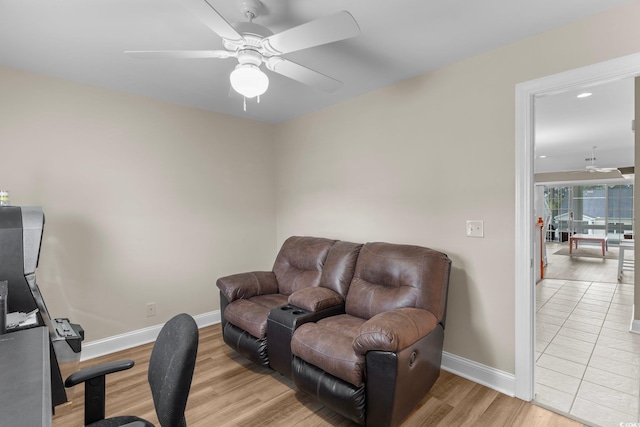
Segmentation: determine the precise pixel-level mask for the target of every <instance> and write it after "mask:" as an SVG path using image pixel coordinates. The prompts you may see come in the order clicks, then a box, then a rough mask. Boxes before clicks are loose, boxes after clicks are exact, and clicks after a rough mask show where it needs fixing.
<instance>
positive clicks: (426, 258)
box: [346, 242, 451, 322]
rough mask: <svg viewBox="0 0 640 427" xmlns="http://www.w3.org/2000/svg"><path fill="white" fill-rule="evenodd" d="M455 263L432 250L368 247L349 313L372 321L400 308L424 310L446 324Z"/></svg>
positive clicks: (355, 278)
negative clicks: (450, 283) (377, 316)
mask: <svg viewBox="0 0 640 427" xmlns="http://www.w3.org/2000/svg"><path fill="white" fill-rule="evenodd" d="M450 265H451V261H450V260H449V258H448V257H447V256H446V255H445V254H443V253H440V252H437V251H434V250H432V249H428V248H424V247H420V246H411V245H397V244H392V243H380V242H378V243H366V244H365V245H364V246H363V247H362V249H361V250H360V255H359V256H358V262H357V264H356V271H355V273H354V276H353V280H352V282H351V286H350V287H349V293H348V294H347V298H346V312H347V314H351V315H353V316H357V317H362V318H364V319H370V318H371V317H373V316H375V315H376V314H379V313H382V312H385V311H390V310H395V309H398V308H405V307H414V308H423V309H426V310H428V311H430V312H431V313H433V314H434V315H435V316H436V318H437V319H438V322H443V321H444V316H445V304H444V301H445V300H446V295H447V287H448V282H449V270H450Z"/></svg>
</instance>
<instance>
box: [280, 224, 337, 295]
mask: <svg viewBox="0 0 640 427" xmlns="http://www.w3.org/2000/svg"><path fill="white" fill-rule="evenodd" d="M334 243H335V240H330V239H325V238H322V237H299V236H293V237H289V238H288V239H287V240H286V241H285V242H284V243H283V244H282V247H281V248H280V252H278V256H277V257H276V260H275V263H274V264H273V273H274V274H275V276H276V279H277V281H278V293H281V294H283V295H287V296H288V295H291V294H292V293H294V292H295V291H297V290H299V289H302V288H306V287H309V286H318V285H319V284H320V276H321V275H322V267H323V265H324V262H325V260H326V258H327V254H328V253H329V249H331V246H333V244H334Z"/></svg>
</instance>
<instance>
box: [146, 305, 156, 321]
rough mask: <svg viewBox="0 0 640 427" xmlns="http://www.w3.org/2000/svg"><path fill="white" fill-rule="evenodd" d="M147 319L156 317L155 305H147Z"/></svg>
mask: <svg viewBox="0 0 640 427" xmlns="http://www.w3.org/2000/svg"><path fill="white" fill-rule="evenodd" d="M146 308H147V317H152V316H155V315H156V303H155V302H150V303H148V304H147V307H146Z"/></svg>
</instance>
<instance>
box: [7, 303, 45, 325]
mask: <svg viewBox="0 0 640 427" xmlns="http://www.w3.org/2000/svg"><path fill="white" fill-rule="evenodd" d="M37 312H38V309H37V308H36V309H35V310H33V311H30V312H29V313H23V312H21V311H16V312H13V313H9V314H7V329H13V328H16V327H18V326H31V325H37V324H38V318H37V317H36V313H37Z"/></svg>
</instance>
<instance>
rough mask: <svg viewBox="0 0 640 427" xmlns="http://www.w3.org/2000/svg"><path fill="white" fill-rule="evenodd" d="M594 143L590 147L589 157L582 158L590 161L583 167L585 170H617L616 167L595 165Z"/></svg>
mask: <svg viewBox="0 0 640 427" xmlns="http://www.w3.org/2000/svg"><path fill="white" fill-rule="evenodd" d="M596 148H598V147H596V146H595V145H594V146H593V148H591V157H587V158H586V159H584V160H585V161H587V162H591V163H590V164H588V165H587V166H586V167H585V169H586V170H587V172H592V173H595V172H604V173H606V172H613V171H617V170H618V168H601V167H598V166H596V154H595V150H596Z"/></svg>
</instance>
